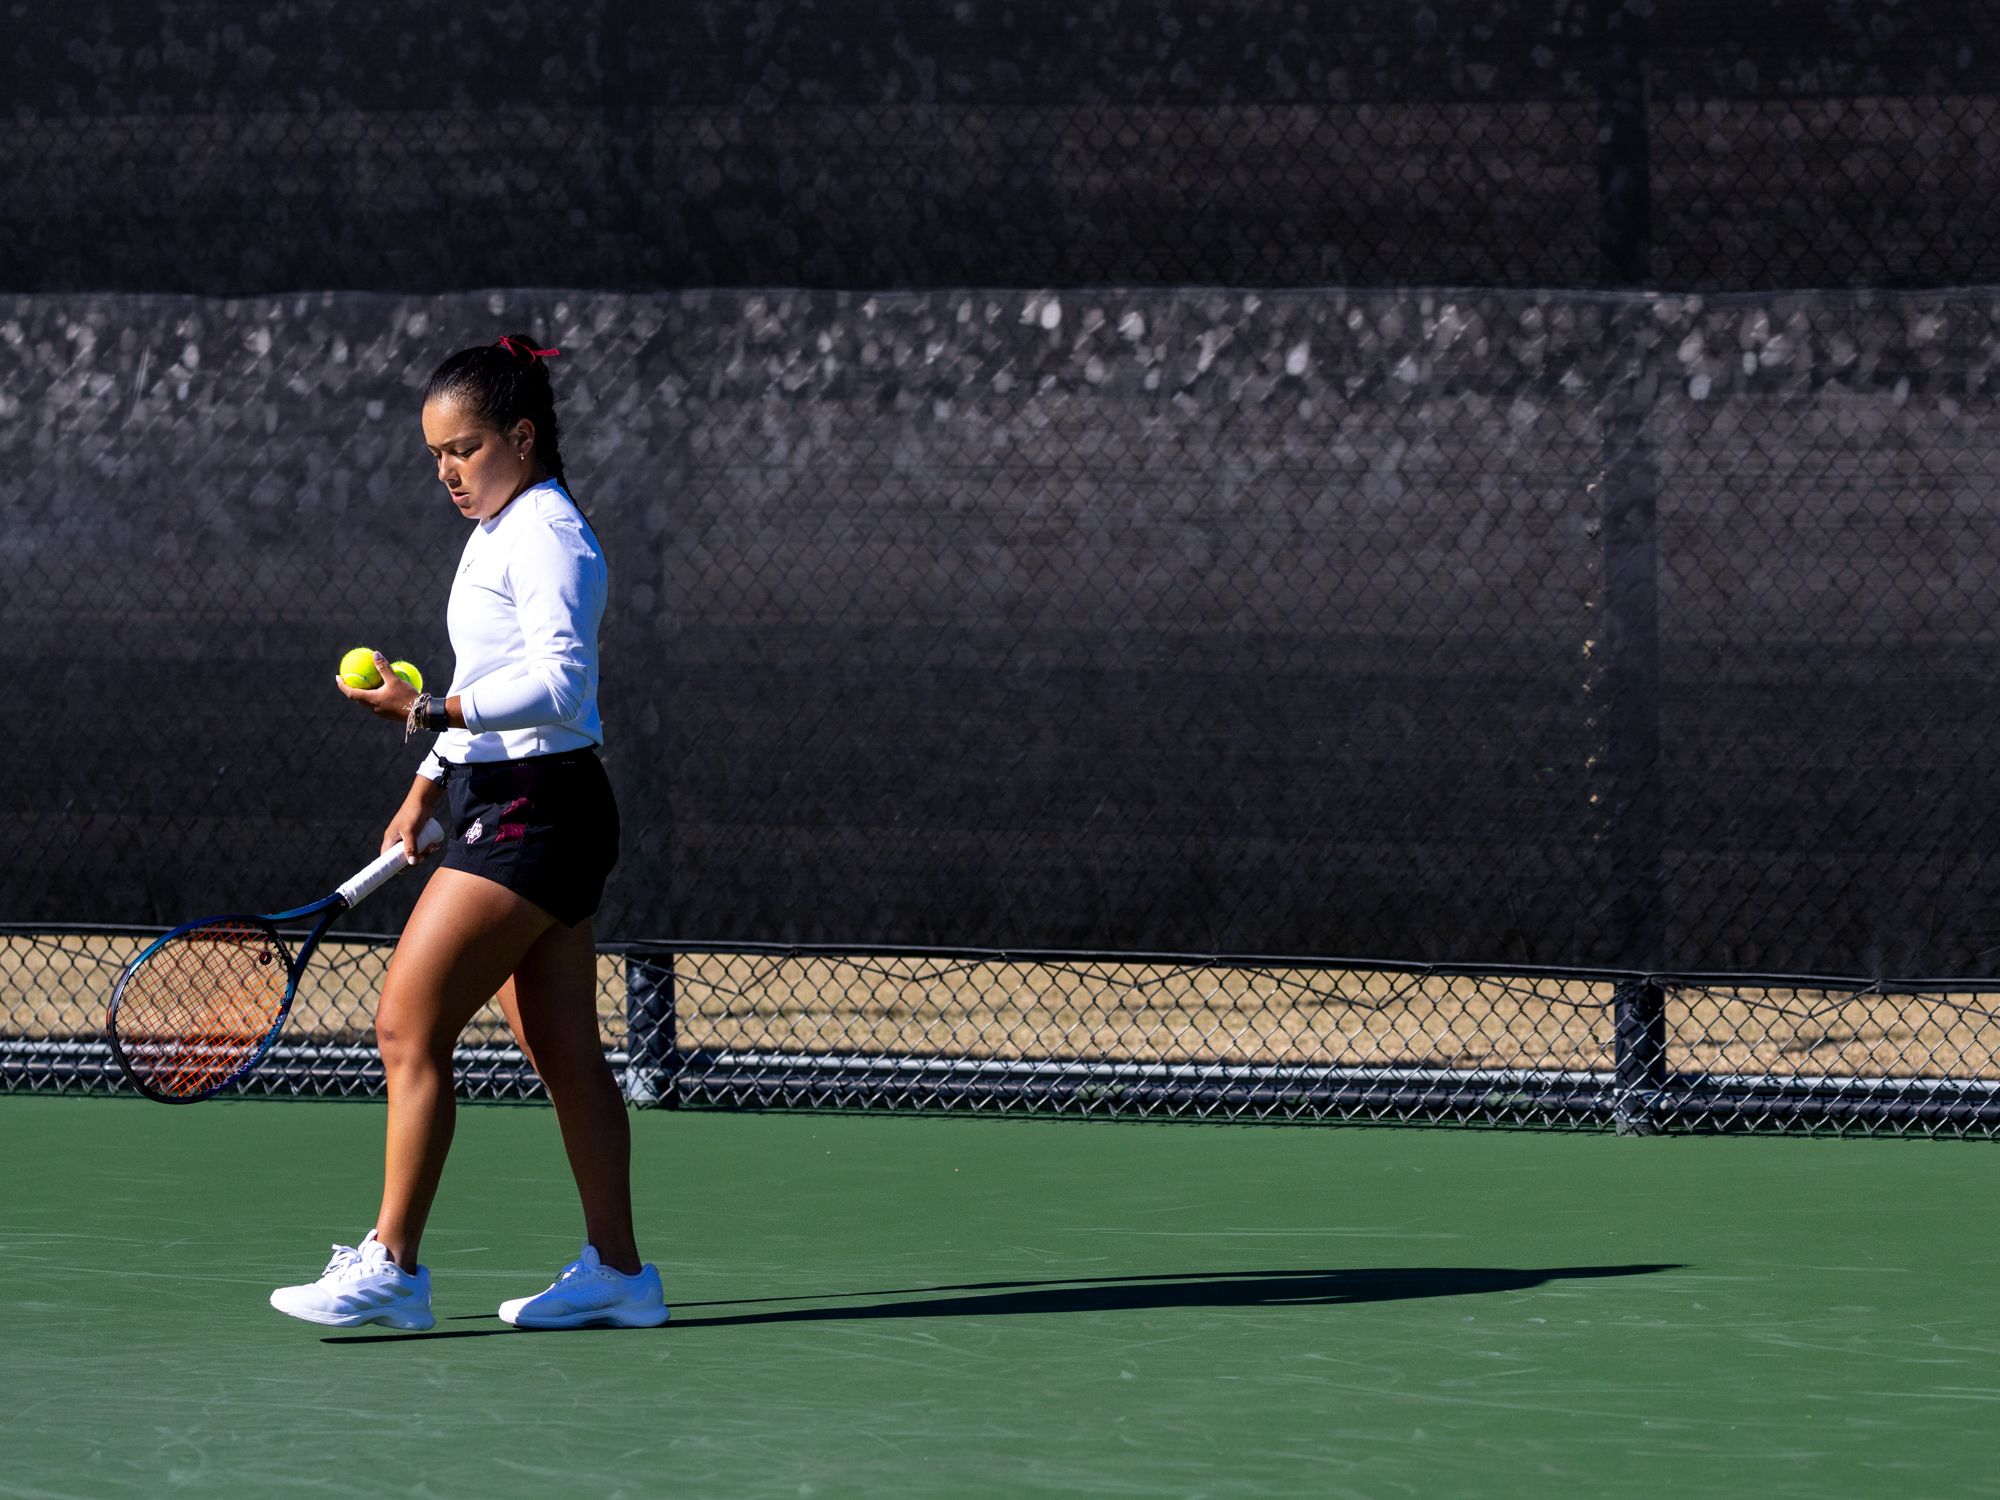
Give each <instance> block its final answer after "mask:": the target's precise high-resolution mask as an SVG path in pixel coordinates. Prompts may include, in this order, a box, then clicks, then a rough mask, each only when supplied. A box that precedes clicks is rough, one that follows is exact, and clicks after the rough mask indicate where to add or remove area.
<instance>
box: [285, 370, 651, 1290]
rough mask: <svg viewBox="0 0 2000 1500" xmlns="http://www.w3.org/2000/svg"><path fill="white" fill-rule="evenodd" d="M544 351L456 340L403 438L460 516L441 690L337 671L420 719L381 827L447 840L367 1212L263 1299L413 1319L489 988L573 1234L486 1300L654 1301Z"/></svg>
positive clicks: (592, 701)
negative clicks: (526, 1083)
mask: <svg viewBox="0 0 2000 1500" xmlns="http://www.w3.org/2000/svg"><path fill="white" fill-rule="evenodd" d="M555 352H556V351H555V350H552V349H549V350H536V349H533V348H531V347H530V346H529V344H528V342H527V341H526V340H525V339H522V338H519V337H509V338H503V339H501V340H500V341H499V343H497V344H494V345H491V346H489V347H486V348H479V349H466V350H463V351H461V352H460V353H457V354H454V355H453V356H452V357H451V358H450V359H448V360H446V361H445V362H444V363H443V364H442V365H439V366H438V368H437V372H436V373H435V374H434V375H432V376H431V379H430V384H429V386H428V387H426V389H425V391H424V404H423V428H424V442H425V443H426V445H428V447H429V448H430V451H431V454H432V456H433V457H434V458H435V459H436V460H437V469H438V478H439V479H440V480H441V481H442V482H443V484H444V487H445V489H446V490H447V491H449V492H450V495H451V502H452V504H454V505H456V506H457V507H458V510H459V513H460V514H461V515H463V516H464V517H465V518H466V519H467V520H468V521H470V522H472V523H473V526H472V535H471V536H470V537H468V538H467V539H466V543H465V552H464V555H463V556H462V557H461V559H460V561H459V565H458V574H457V577H456V578H455V579H454V580H453V582H452V587H451V602H450V605H449V607H448V608H447V610H446V615H445V618H446V622H447V624H448V625H449V627H450V631H451V645H452V651H453V653H454V654H455V656H456V657H457V671H456V673H455V675H454V676H453V678H452V684H451V691H450V693H449V694H448V695H447V696H445V697H443V698H435V697H433V696H431V695H430V694H428V693H419V692H417V691H416V690H415V689H413V688H411V687H410V686H409V685H408V684H406V683H405V682H403V680H402V679H401V678H399V677H397V676H396V675H395V674H394V673H393V672H391V671H390V670H389V663H388V662H387V661H386V660H385V659H383V658H382V657H381V656H380V655H379V654H378V655H377V656H376V658H375V667H376V670H377V671H378V672H380V673H381V674H382V685H381V686H380V687H378V688H373V689H369V690H366V691H364V690H361V689H357V688H351V687H348V686H346V685H345V684H344V683H339V679H338V678H336V679H335V681H336V683H337V684H339V686H340V690H341V692H343V693H345V694H346V695H347V696H348V697H349V698H351V699H353V700H354V701H355V702H357V703H360V704H363V705H365V706H366V707H368V708H369V709H372V710H373V711H374V713H375V714H376V715H377V716H378V717H380V718H383V719H388V720H391V721H393V722H394V723H396V724H399V725H403V726H404V727H405V730H406V732H407V731H408V730H410V729H416V728H422V729H433V730H439V731H442V733H441V734H440V736H439V739H438V741H437V745H436V747H435V749H434V750H433V751H432V753H431V754H430V756H429V757H428V758H427V759H426V760H425V761H424V763H423V765H422V767H421V768H420V769H419V770H418V773H417V778H416V780H415V781H414V782H412V783H411V786H410V792H409V795H408V796H407V797H405V798H404V799H403V805H402V807H400V808H399V809H397V812H396V815H395V817H394V818H392V819H391V820H390V822H389V828H388V831H387V832H386V833H385V834H384V835H383V838H382V847H383V848H384V849H387V848H389V847H391V846H392V845H394V844H397V843H400V844H401V845H402V846H403V851H404V855H405V857H406V858H407V859H408V860H409V861H410V862H411V863H412V864H415V863H416V862H417V859H418V857H419V851H418V848H417V837H418V831H419V830H420V829H421V828H422V827H423V825H424V822H425V820H426V819H428V818H430V817H431V816H433V815H434V814H435V815H436V816H437V818H438V820H439V822H440V823H442V824H443V825H444V828H445V830H446V832H447V842H446V844H445V853H444V861H443V867H442V868H441V869H439V870H438V871H437V873H436V874H435V875H433V876H432V877H431V881H430V884H429V885H428V886H427V887H425V889H424V893H423V895H422V897H421V898H419V900H418V901H417V906H416V910H415V911H413V912H412V913H411V914H410V920H409V924H408V925H407V926H406V927H405V928H404V929H403V936H402V940H401V941H400V942H399V943H397V945H396V952H395V955H394V956H393V957H392V958H391V959H390V961H389V972H388V976H387V977H386V978H385V979H384V980H383V983H382V1000H381V1004H380V1007H379V1008H378V1009H377V1011H376V1014H375V1040H376V1045H377V1046H378V1047H379V1048H380V1049H381V1053H382V1066H383V1070H384V1072H385V1073H386V1074H387V1077H388V1084H389V1141H388V1153H387V1161H386V1166H385V1169H384V1173H383V1183H382V1209H381V1213H380V1214H379V1215H378V1216H377V1217H376V1220H375V1227H374V1228H373V1229H372V1230H370V1231H369V1232H368V1235H367V1237H366V1238H365V1239H364V1240H363V1241H362V1242H361V1244H360V1246H359V1247H358V1248H350V1247H347V1246H341V1245H336V1246H335V1247H334V1256H333V1260H332V1261H331V1262H330V1263H329V1264H328V1266H327V1268H326V1272H325V1274H324V1275H322V1276H321V1277H320V1279H319V1280H318V1281H316V1282H312V1283H309V1284H307V1285H304V1286H291V1287H281V1288H279V1289H278V1290H277V1291H275V1292H273V1293H272V1294H271V1305H272V1306H273V1307H275V1308H277V1309H278V1310H279V1311H280V1312H286V1313H290V1314H291V1315H292V1316H293V1317H296V1318H305V1319H307V1320H308V1321H311V1322H314V1323H327V1324H333V1325H335V1326H338V1327H348V1326H353V1325H356V1324H361V1323H386V1324H388V1325H389V1326H390V1327H393V1328H428V1327H430V1326H431V1324H432V1322H433V1321H434V1319H433V1318H432V1315H431V1308H430V1272H429V1271H428V1270H426V1269H425V1268H424V1267H423V1266H422V1265H420V1264H418V1261H417V1247H418V1245H419V1243H420V1242H421V1241H422V1239H423V1233H424V1221H425V1219H426V1218H428V1217H429V1214H430V1209H431V1201H432V1199H433V1198H435V1197H436V1195H437V1188H438V1179H439V1177H440V1176H441V1175H442V1174H443V1172H444V1159H445V1153H446V1152H447V1151H449V1150H450V1149H451V1136H452V1125H453V1120H454V1115H455V1100H454V1097H453V1079H452V1048H453V1046H454V1044H455V1043H456V1042H457V1040H458V1036H459V1033H460V1032H462V1031H463V1030H464V1029H465V1026H466V1023H467V1022H468V1021H470V1020H471V1019H472V1017H473V1014H474V1013H475V1012H476V1011H477V1010H478V1009H479V1008H480V1007H481V1006H482V1005H484V1004H485V1003H486V1002H487V1001H488V1000H489V999H491V998H493V997H494V996H495V995H496V994H497V995H498V997H499V1000H500V1005H501V1009H502V1010H504V1011H505V1012H506V1015H507V1024H508V1025H509V1026H511V1027H512V1028H513V1030H514V1037H515V1039H516V1040H517V1041H518V1042H519V1043H520V1045H521V1051H522V1052H523V1054H525V1055H526V1056H527V1058H528V1060H529V1062H531V1063H532V1064H533V1065H534V1068H535V1071H536V1072H537V1073H539V1074H540V1075H541V1078H542V1082H543V1083H544V1084H545V1085H547V1087H548V1091H549V1096H550V1098H552V1099H553V1100H554V1101H555V1107H556V1118H557V1121H558V1122H559V1123H560V1125H561V1127H562V1137H563V1147H564V1149H565V1150H566V1151H567V1153H568V1155H569V1164H570V1170H571V1172H572V1173H574V1174H575V1177H576V1186H577V1191H578V1193H579V1194H580V1195H581V1196H582V1198H583V1222H584V1232H585V1240H584V1246H583V1252H582V1254H581V1255H579V1256H578V1257H577V1259H576V1260H575V1261H573V1262H572V1263H571V1264H570V1265H568V1266H566V1267H565V1268H564V1269H563V1271H562V1272H561V1274H560V1275H559V1276H558V1277H557V1279H556V1281H555V1284H554V1285H552V1286H551V1287H549V1288H548V1290H546V1291H544V1292H542V1293H540V1294H539V1295H536V1296H533V1297H521V1298H516V1299H514V1300H512V1301H508V1302H503V1303H501V1304H500V1316H501V1317H502V1318H504V1319H505V1320H506V1321H507V1322H509V1323H513V1324H517V1325H518V1326H520V1327H523V1328H576V1327H582V1326H585V1325H587V1324H607V1323H608V1324H615V1325H618V1326H623V1327H648V1328H650V1327H656V1326H657V1325H659V1324H661V1323H664V1322H666V1321H667V1307H666V1304H665V1301H664V1299H663V1298H662V1295H661V1291H660V1277H659V1272H657V1271H656V1270H655V1269H654V1268H653V1267H652V1266H650V1265H641V1264H640V1261H639V1250H638V1246H637V1245H636V1244H635V1243H634V1240H633V1233H632V1196H631V1183H630V1158H631V1135H630V1130H629V1128H628V1125H627V1122H626V1118H625V1104H624V1100H623V1099H622V1098H621V1097H620V1095H619V1092H618V1086H617V1083H616V1082H615V1080H614V1079H613V1077H612V1073H611V1068H610V1066H609V1065H608V1064H607V1063H606V1062H605V1060H604V1050H603V1047H602V1046H601V1044H600V1043H599V1041H598V1034H597V1004H596V996H597V950H596V944H595V940H594V938H593V935H592V932H591V925H590V919H591V915H592V913H594V912H595V911H596V910H597V904H598V900H599V898H600V897H601V896H602V895H603V891H604V879H605V876H606V875H607V874H609V873H610V870H611V866H612V865H613V863H615V862H616V860H617V858H618V809H617V807H616V805H615V804H614V803H613V801H612V798H611V786H610V783H609V782H608V781H607V780H606V779H605V775H604V768H603V766H602V765H600V764H599V763H598V759H597V747H598V745H599V744H600V743H602V740H603V733H602V730H601V729H600V727H599V723H598V716H597V625H598V620H599V618H600V617H601V616H602V615H603V613H604V598H605V569H604V556H603V554H602V553H601V552H600V551H599V550H598V546H597V538H596V537H595V536H594V535H593V534H592V532H591V529H590V525H589V523H588V522H586V521H585V520H584V518H583V515H582V513H581V512H580V511H578V509H577V508H576V503H575V502H574V501H573V500H571V499H570V496H569V492H568V490H567V489H566V488H565V487H564V484H563V466H562V455H561V452H560V450H559V449H558V447H557V437H558V430H557V423H556V413H555V396H554V392H553V390H552V388H551V386H550V383H549V370H548V366H547V365H546V364H545V363H544V362H543V357H544V356H545V355H552V354H554V353H555Z"/></svg>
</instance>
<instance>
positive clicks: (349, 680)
mask: <svg viewBox="0 0 2000 1500" xmlns="http://www.w3.org/2000/svg"><path fill="white" fill-rule="evenodd" d="M340 680H341V681H342V682H344V683H346V684H347V685H348V686H349V687H351V688H378V687H380V686H381V685H382V674H381V673H380V672H378V671H376V670H375V648H374V647H372V646H356V647H355V648H354V649H353V650H352V651H350V652H348V653H347V655H345V656H343V657H341V659H340Z"/></svg>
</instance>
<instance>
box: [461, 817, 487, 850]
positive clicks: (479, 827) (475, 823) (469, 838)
mask: <svg viewBox="0 0 2000 1500" xmlns="http://www.w3.org/2000/svg"><path fill="white" fill-rule="evenodd" d="M485 836H486V825H485V824H484V823H483V822H481V821H480V820H479V819H478V818H474V819H473V820H472V826H471V827H470V828H468V829H466V830H465V841H466V843H468V844H476V843H478V842H479V841H480V840H481V839H482V838H484V837H485Z"/></svg>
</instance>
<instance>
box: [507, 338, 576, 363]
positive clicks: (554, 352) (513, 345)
mask: <svg viewBox="0 0 2000 1500" xmlns="http://www.w3.org/2000/svg"><path fill="white" fill-rule="evenodd" d="M493 347H494V348H495V349H505V350H506V351H507V352H508V353H509V354H525V355H527V356H528V358H530V359H555V358H557V357H559V356H560V355H561V354H562V350H560V349H530V348H529V347H528V346H527V345H526V344H524V343H522V342H520V341H519V340H518V339H514V338H510V337H507V336H506V335H504V334H503V335H502V336H501V337H499V338H497V339H495V340H494V341H493Z"/></svg>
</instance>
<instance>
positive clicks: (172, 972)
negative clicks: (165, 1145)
mask: <svg viewBox="0 0 2000 1500" xmlns="http://www.w3.org/2000/svg"><path fill="white" fill-rule="evenodd" d="M290 977H291V976H290V969H289V956H288V955H287V953H286V952H285V947H284V944H283V943H282V942H281V941H280V940H279V938H278V936H277V934H276V933H274V932H272V931H271V930H270V929H269V928H267V927H264V926H262V925H261V924H259V923H255V922H241V921H221V922H209V923H205V924H203V925H202V926H200V927H196V928H193V929H191V930H189V931H187V932H184V933H182V934H181V935H180V936H179V937H177V938H175V939H174V940H173V941H172V942H169V943H167V944H165V945H163V946H162V947H161V948H159V949H158V950H157V951H156V952H155V953H154V954H153V955H152V956H151V957H150V958H148V959H147V960H146V961H145V962H144V963H142V964H141V965H140V966H139V967H138V968H137V969H135V970H134V971H133V972H132V974H131V975H130V977H129V978H128V979H127V980H126V982H125V986H124V989H123V992H122V993H121V995H120V998H119V1002H118V1013H117V1018H116V1021H115V1029H116V1031H117V1038H118V1042H119V1045H120V1047H121V1048H122V1050H123V1051H124V1053H125V1058H126V1061H127V1063H128V1064H129V1065H130V1066H131V1068H132V1069H133V1070H134V1072H136V1073H137V1074H139V1075H140V1076H141V1077H142V1078H143V1080H144V1081H145V1083H146V1085H147V1086H148V1087H150V1088H152V1089H153V1090H155V1091H156V1092H158V1093H161V1094H165V1095H168V1096H170V1097H174V1098H188V1097H192V1096H194V1095H198V1094H202V1093H205V1092H207V1091H208V1090H210V1089H213V1088H215V1087H216V1086H218V1085H219V1084H222V1083H224V1082H226V1081H227V1080H228V1079H229V1078H230V1077H232V1076H233V1075H234V1074H235V1073H237V1072H238V1071H239V1070H241V1069H242V1068H243V1067H244V1066H246V1065H247V1064H248V1063H249V1062H251V1060H252V1059H254V1058H255V1057H256V1055H257V1051H258V1049H259V1048H260V1047H262V1046H263V1044H264V1039H265V1038H266V1037H267V1036H268V1035H270V1032H271V1029H272V1028H273V1027H274V1026H276V1025H277V1024H278V1021H279V1019H280V1018H281V1017H282V1016H283V1015H284V1009H285V993H286V990H287V988H288V987H289V983H290Z"/></svg>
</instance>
